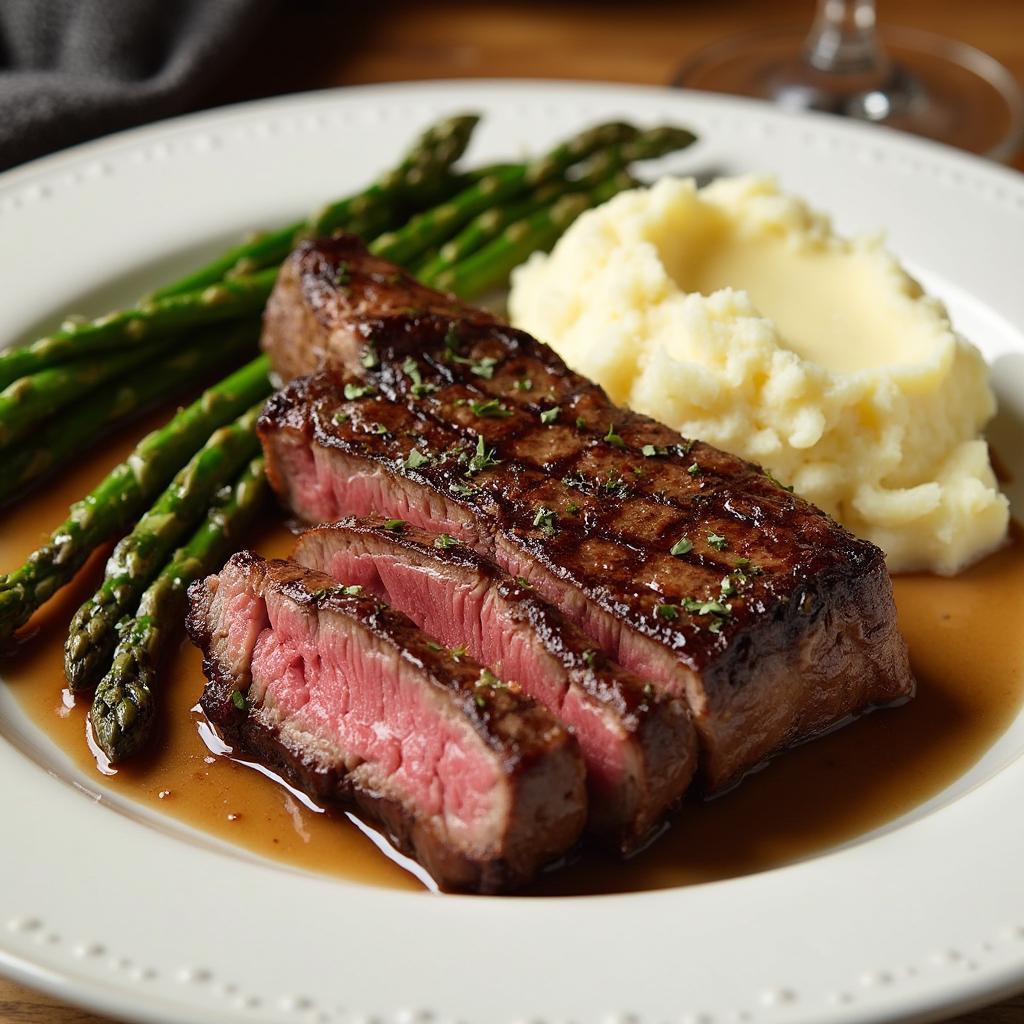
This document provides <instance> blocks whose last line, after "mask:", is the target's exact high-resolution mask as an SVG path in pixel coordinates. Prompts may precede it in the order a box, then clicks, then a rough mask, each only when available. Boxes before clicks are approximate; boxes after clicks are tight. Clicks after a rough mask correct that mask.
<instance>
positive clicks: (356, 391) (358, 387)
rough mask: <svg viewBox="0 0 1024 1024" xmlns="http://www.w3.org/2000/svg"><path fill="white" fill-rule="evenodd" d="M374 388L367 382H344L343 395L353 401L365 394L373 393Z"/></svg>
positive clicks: (363, 396)
mask: <svg viewBox="0 0 1024 1024" xmlns="http://www.w3.org/2000/svg"><path fill="white" fill-rule="evenodd" d="M376 393H377V391H376V389H375V388H374V387H372V386H371V385H369V384H346V385H345V397H346V398H347V399H348V400H349V401H350V402H354V401H355V400H356V399H358V398H365V397H366V396H367V395H375V394H376Z"/></svg>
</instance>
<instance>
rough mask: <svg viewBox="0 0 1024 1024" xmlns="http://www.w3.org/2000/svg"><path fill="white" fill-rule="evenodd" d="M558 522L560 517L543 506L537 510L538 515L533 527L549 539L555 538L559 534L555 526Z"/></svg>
mask: <svg viewBox="0 0 1024 1024" xmlns="http://www.w3.org/2000/svg"><path fill="white" fill-rule="evenodd" d="M557 521H558V517H557V516H556V515H555V513H554V512H552V511H551V509H549V508H544V506H543V505H542V506H541V507H540V508H539V509H537V514H536V515H535V516H534V517H533V525H534V526H536V527H538V528H539V529H540V531H541V533H545V534H547V535H548V536H549V537H553V536H554V535H555V534H556V533H557V532H558V527H557V526H556V525H555V524H556V523H557Z"/></svg>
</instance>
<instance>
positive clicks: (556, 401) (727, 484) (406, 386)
mask: <svg viewBox="0 0 1024 1024" xmlns="http://www.w3.org/2000/svg"><path fill="white" fill-rule="evenodd" d="M367 259H368V258H367V257H366V256H365V254H364V250H363V249H362V246H361V244H360V243H359V242H358V241H357V240H353V239H351V238H344V237H342V238H336V239H332V240H330V241H328V242H317V243H308V244H306V245H304V246H302V247H300V248H299V249H298V250H296V251H295V253H293V254H292V256H291V257H290V258H289V260H288V261H287V264H286V269H285V270H284V271H283V272H282V276H281V278H280V282H279V285H278V287H277V288H276V289H275V292H274V295H273V296H272V297H271V300H270V303H269V306H268V316H267V321H266V329H265V331H264V345H265V347H266V348H267V350H268V351H269V352H270V354H271V357H272V359H273V360H274V361H275V363H277V365H279V366H281V367H282V368H283V367H284V366H285V363H284V362H282V361H281V360H282V359H283V353H285V352H286V351H288V349H289V344H290V342H294V348H295V351H296V352H297V353H299V355H297V356H296V359H295V361H294V362H292V363H291V364H289V372H295V371H296V370H298V369H303V370H309V371H316V372H311V374H310V376H308V377H305V378H302V379H299V380H296V381H294V382H292V383H291V384H290V385H289V386H288V387H287V388H286V389H285V390H284V391H282V392H280V393H278V395H276V396H275V397H274V398H273V399H271V401H270V402H269V403H268V405H267V407H266V409H265V411H264V414H263V416H262V418H261V423H260V433H261V437H262V440H263V445H264V450H265V452H266V455H267V462H268V474H269V476H270V480H271V483H272V484H273V486H274V487H275V488H276V489H277V491H278V492H279V494H280V495H281V496H282V498H283V499H284V501H285V502H286V503H287V504H288V505H289V506H290V507H291V509H292V510H293V511H294V512H295V514H296V515H297V516H299V517H300V518H302V519H304V520H306V521H309V522H322V521H328V520H337V519H340V518H343V517H345V516H349V515H367V514H378V515H384V516H394V517H396V518H401V519H404V520H407V521H409V522H410V523H412V524H414V525H417V526H421V527H424V528H428V529H432V530H435V531H438V532H440V531H445V532H447V533H450V534H452V535H454V536H456V537H457V538H459V539H461V540H463V541H465V542H466V543H467V544H468V545H469V546H470V547H472V548H473V549H474V550H476V551H478V552H480V553H482V554H484V555H486V556H488V557H490V558H492V559H493V560H494V561H496V562H497V563H498V564H499V565H501V566H502V568H504V569H505V570H506V571H508V572H509V573H510V574H511V575H513V576H523V577H525V578H526V579H528V580H529V582H530V584H531V586H533V587H534V588H535V589H536V590H537V591H538V592H539V593H541V594H542V595H543V596H544V597H545V598H546V599H547V600H549V601H551V602H552V603H553V604H555V605H556V606H557V607H558V608H560V609H561V611H562V612H563V614H565V615H566V617H567V618H569V619H570V620H571V621H573V622H575V623H576V624H577V625H579V626H580V627H581V628H582V629H583V630H584V632H586V633H587V634H588V635H589V636H590V637H591V638H593V640H594V641H595V642H596V644H597V645H598V646H600V647H601V648H602V649H604V650H605V651H606V652H607V653H608V654H609V656H610V657H612V658H613V659H614V660H615V661H617V662H619V663H620V664H621V665H623V666H624V667H626V668H627V669H630V670H631V671H633V672H634V673H635V674H636V675H638V676H639V677H640V678H642V679H644V680H645V681H649V682H651V683H652V684H653V685H654V686H655V687H656V688H657V689H658V690H659V691H660V692H664V693H666V694H668V695H670V696H678V695H684V696H685V699H686V701H687V703H688V706H689V708H690V712H691V715H692V717H693V721H694V724H695V726H696V727H697V730H698V735H699V739H700V745H701V773H702V776H703V781H704V783H705V785H706V787H707V788H708V789H709V790H712V791H715V790H721V789H723V788H725V787H727V786H729V785H731V784H733V783H735V782H736V781H738V780H739V779H740V778H741V777H742V776H743V774H744V773H745V772H747V771H750V770H751V769H753V768H755V767H756V766H758V765H759V764H760V763H761V762H763V761H764V760H765V759H766V758H768V757H770V756H772V755H773V754H775V753H776V752H778V751H779V750H781V749H783V748H785V747H786V746H788V745H791V744H793V743H797V742H800V741H801V740H804V739H807V738H808V737H810V736H813V735H815V734H817V733H820V732H823V731H826V730H828V729H830V728H832V727H834V726H835V725H837V724H839V723H841V722H843V721H845V720H847V719H849V718H850V717H851V716H853V715H857V714H860V713H862V712H864V711H866V710H869V709H870V708H872V707H876V706H880V705H885V704H889V703H894V702H900V701H903V700H905V699H907V698H908V697H910V696H911V695H912V694H913V690H914V681H913V677H912V676H911V674H910V668H909V661H908V657H907V650H906V645H905V643H904V641H903V639H902V637H901V636H900V633H899V630H898V627H897V622H896V612H895V605H894V601H893V596H892V585H891V581H890V580H889V576H888V573H887V572H886V568H885V561H884V556H883V554H882V552H881V551H880V550H879V549H878V548H876V547H875V546H874V545H872V544H870V543H868V542H867V541H863V540H859V539H858V538H856V537H854V536H852V535H851V534H850V533H848V532H847V531H846V530H844V529H843V528H842V527H840V526H839V525H838V524H837V523H835V522H834V521H833V520H832V519H830V518H829V517H828V516H827V515H825V513H823V512H822V511H821V510H820V509H817V508H815V507H814V506H813V505H811V504H810V503H808V502H806V501H804V500H802V499H801V498H799V497H797V496H795V495H793V494H791V493H790V492H789V491H787V490H786V489H785V488H783V487H782V486H781V485H779V484H778V483H777V482H775V481H774V480H772V479H771V478H770V477H768V476H767V475H766V474H765V473H764V472H763V471H762V470H761V469H760V468H759V467H758V466H755V465H753V464H751V463H749V462H746V461H744V460H742V459H739V458H736V457H735V456H732V455H729V454H727V453H725V452H722V451H720V450H718V449H716V448H713V447H711V446H709V445H705V444H702V443H700V442H693V441H689V440H687V439H685V438H683V437H681V436H680V435H679V434H677V433H676V432H675V431H672V430H670V429H669V428H667V427H665V426H663V425H661V424H659V423H657V422H655V421H654V420H651V419H649V418H648V417H645V416H640V415H638V414H636V413H633V412H630V411H628V410H623V409H619V408H618V407H616V406H615V405H614V404H613V403H612V402H611V401H610V400H609V398H608V397H607V395H606V394H605V393H604V391H603V390H602V389H601V388H599V387H598V386H597V385H596V384H594V383H592V382H591V381H588V380H587V379H585V378H583V377H581V376H579V375H578V374H575V373H573V372H572V371H570V370H569V369H568V368H567V367H566V366H565V364H564V363H563V362H562V361H561V360H560V359H559V358H558V356H557V355H556V354H555V353H554V352H553V351H552V350H551V349H550V348H548V347H547V346H545V345H542V344H540V343H539V342H537V341H535V340H534V339H533V338H531V337H530V336H529V335H527V334H525V333H523V332H522V331H517V330H514V329H512V328H509V327H506V326H503V325H501V324H498V323H496V322H493V321H492V320H491V319H490V318H489V317H486V316H483V317H472V316H471V317H464V316H463V315H462V313H461V311H460V309H459V308H458V307H457V306H455V305H453V304H451V303H448V300H447V299H446V298H445V297H444V296H438V295H436V293H428V294H430V295H431V298H430V302H429V303H428V304H427V305H426V306H425V307H423V308H419V307H412V308H409V307H403V306H402V304H401V296H402V295H403V294H404V295H407V297H408V301H409V303H412V302H413V301H414V300H415V301H416V302H420V301H421V299H422V296H423V292H422V289H419V290H417V291H415V292H413V291H411V290H410V289H409V288H408V286H407V284H406V283H405V282H406V279H405V278H404V277H402V276H401V275H400V274H398V275H397V276H395V277H393V278H392V279H391V280H392V283H391V284H390V285H385V284H382V283H381V280H382V279H381V277H380V275H381V273H382V270H381V267H380V265H379V261H373V262H372V263H370V264H366V261H367ZM364 265H367V266H368V267H369V269H368V270H366V271H365V272H364V269H363V268H364ZM339 268H341V269H343V270H344V274H343V275H342V278H343V280H344V281H345V283H344V284H343V285H339V284H338V283H337V280H338V276H339ZM396 273H397V272H396ZM374 275H376V276H374ZM371 277H373V280H374V282H376V283H373V284H372V289H376V290H375V291H372V290H371V284H370V283H369V282H370V278H371ZM383 290H387V296H386V298H384V297H382V296H381V292H382V291H383ZM371 295H376V296H377V300H376V301H377V303H378V305H376V306H375V305H374V303H372V302H371V301H370V296H371ZM446 303H447V305H446ZM378 307H379V308H378ZM296 308H297V309H298V310H299V311H301V316H300V315H299V312H294V311H295V309H296ZM403 308H404V309H405V312H396V310H401V309H403ZM288 309H292V310H293V312H294V317H293V321H292V322H293V323H296V324H300V323H301V328H296V329H300V330H301V331H304V332H305V336H299V337H295V338H294V339H289V338H288V337H286V336H285V335H284V334H283V333H281V332H280V331H279V330H278V328H279V326H280V325H281V324H282V323H283V322H284V319H283V318H284V311H285V310H288ZM377 313H379V314H380V315H376V314H377ZM311 339H312V340H311ZM303 353H304V355H303ZM314 354H316V357H315V358H314ZM320 355H324V356H325V358H327V360H328V362H329V363H330V364H331V365H330V366H328V367H326V368H324V369H321V370H316V365H315V364H316V362H317V360H319V358H320ZM357 375H358V376H357Z"/></svg>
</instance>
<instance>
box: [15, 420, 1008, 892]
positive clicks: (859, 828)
mask: <svg viewBox="0 0 1024 1024" xmlns="http://www.w3.org/2000/svg"><path fill="white" fill-rule="evenodd" d="M155 422H157V421H155ZM139 433H140V431H135V430H133V431H131V436H126V437H124V438H121V439H118V440H115V441H113V442H111V443H110V444H109V445H106V446H105V447H104V448H103V449H102V450H101V451H100V452H98V453H97V454H96V455H95V456H94V457H93V458H91V459H88V460H83V461H82V462H81V463H80V464H79V465H78V466H77V467H75V468H74V469H72V470H71V471H69V472H67V473H66V474H65V475H64V476H63V477H62V478H61V479H60V480H58V481H55V482H53V483H52V484H50V485H49V486H48V487H46V488H44V490H43V492H42V493H41V494H40V495H39V496H37V497H33V498H30V499H29V500H26V501H24V502H22V503H19V505H18V506H16V507H15V508H14V509H11V510H8V511H6V512H0V569H8V568H13V567H14V566H16V565H18V564H20V562H21V561H22V560H23V559H24V557H25V555H27V554H28V553H29V552H30V551H31V550H32V549H33V548H34V547H36V546H37V545H38V544H39V542H40V541H42V540H43V539H44V538H45V537H46V536H47V535H48V533H49V531H50V530H51V529H52V528H53V527H54V526H55V525H57V523H59V522H60V521H61V520H62V519H63V518H64V515H65V513H66V509H67V506H68V504H69V503H70V502H71V501H73V500H74V499H75V498H76V497H78V496H80V495H81V494H84V493H86V491H88V490H89V488H90V487H92V486H93V485H94V484H95V482H96V481H97V480H98V479H99V478H100V476H101V475H102V474H103V473H104V472H105V471H106V470H107V469H108V468H109V467H110V466H112V465H114V464H115V463H116V462H117V461H119V460H120V459H121V458H123V457H124V455H126V454H127V452H128V451H129V450H130V448H131V447H132V445H133V444H134V442H135V440H136V438H137V437H138V436H139ZM251 543H252V546H253V547H255V548H256V549H257V550H259V551H260V552H261V553H263V554H265V555H268V556H280V555H285V554H286V553H287V552H288V550H289V548H290V544H291V537H290V535H289V534H288V533H287V531H286V530H285V528H284V526H283V524H282V522H281V521H280V520H279V519H278V518H277V517H276V516H274V517H271V518H270V519H269V520H268V521H267V522H266V523H264V524H262V526H261V527H260V528H259V529H258V530H257V531H256V533H255V535H254V536H253V538H252V542H251ZM105 554H106V553H105V552H103V553H102V556H103V557H105ZM103 557H101V556H97V557H96V558H94V559H93V560H92V561H91V562H90V563H89V565H88V566H87V567H86V568H85V569H84V570H83V572H82V574H81V575H80V577H79V578H78V579H77V580H76V581H75V583H74V584H72V585H71V586H69V587H67V588H65V590H64V591H63V592H62V593H61V594H60V595H59V596H58V597H57V598H55V599H54V600H53V601H51V602H50V604H49V606H47V607H46V608H44V609H43V610H42V611H41V612H40V614H38V615H37V616H36V617H35V619H34V620H33V621H32V623H31V624H30V632H31V635H30V636H29V638H28V639H27V640H26V642H25V643H23V644H22V645H21V647H20V649H19V650H18V652H17V653H16V655H15V656H14V657H13V658H8V659H5V661H4V663H3V665H2V666H0V668H2V673H3V676H4V678H5V679H6V680H7V682H8V685H9V686H10V688H11V690H12V692H13V693H14V694H15V696H16V697H17V698H18V699H19V701H20V702H21V704H22V706H23V707H24V709H25V710H26V712H27V713H28V714H29V715H30V716H31V718H32V719H33V720H34V721H35V722H37V723H38V724H39V725H40V727H41V728H43V729H44V730H45V731H46V732H47V733H48V734H49V735H50V736H51V737H52V738H53V740H54V742H55V743H57V744H58V745H59V746H60V747H61V748H62V749H63V750H64V751H65V752H66V753H67V754H68V756H70V757H71V758H72V759H73V760H74V761H75V762H76V763H77V764H78V765H79V766H80V767H81V768H82V769H83V770H85V771H87V772H89V773H91V774H92V775H93V776H94V777H95V780H96V788H97V790H98V791H102V790H103V789H104V788H106V787H109V789H110V790H111V791H113V792H116V793H118V794H120V795H121V796H123V797H126V798H128V799H131V800H135V801H138V802H140V803H143V804H149V805H150V806H156V807H158V808H159V810H160V811H162V812H165V813H166V814H167V815H170V816H172V817H175V818H179V819H180V820H181V821H183V822H185V823H187V824H189V825H191V826H193V827H196V828H199V829H202V830H204V831H206V832H208V833H211V834H212V835H214V836H216V837H218V838H220V839H222V840H225V841H227V842H230V843H233V844H237V845H239V846H241V847H244V848H246V849H247V850H250V851H252V852H254V853H257V854H260V855H263V856H266V857H269V858H272V859H274V860H278V861H282V862H285V863H287V864H288V865H290V866H292V867H295V868H299V869H303V870H307V871H313V872H320V873H325V874H329V875H338V876H343V877H345V878H348V879H353V880H358V881H360V882H363V883H366V884H370V885H378V886H387V887H389V888H395V889H410V890H416V889H422V887H423V886H422V883H421V882H420V881H417V879H416V878H414V877H413V876H412V875H411V874H409V873H408V872H407V871H405V870H404V869H403V868H402V867H400V866H399V865H398V864H397V863H395V862H393V861H392V860H390V859H389V858H388V857H386V856H383V855H382V854H381V852H380V851H379V850H378V849H377V847H376V846H375V845H374V843H373V841H372V840H371V838H369V837H368V836H367V835H365V834H364V833H363V832H361V831H360V830H359V829H358V828H357V827H356V826H355V825H354V824H352V823H351V822H350V821H349V820H347V819H346V818H345V816H344V815H342V814H339V813H322V812H320V813H318V812H317V811H315V810H312V809H310V808H309V807H306V806H304V805H303V803H302V802H301V800H300V799H298V798H297V797H296V796H295V795H293V794H292V793H289V792H288V791H287V789H285V788H284V787H282V786H281V785H277V784H275V783H274V782H273V781H271V780H268V779H267V778H265V777H264V776H263V775H261V774H259V773H258V772H256V771H254V770H253V769H252V768H249V767H246V766H244V765H242V764H239V763H236V762H234V761H232V760H231V759H230V758H228V757H225V756H215V755H214V754H213V753H212V752H211V750H210V749H209V748H208V747H207V746H206V745H205V744H204V742H203V740H202V739H201V738H200V734H199V726H200V725H201V724H202V723H201V719H200V718H199V716H198V715H197V714H196V713H194V712H193V711H192V710H190V709H192V708H193V707H194V706H195V705H196V702H197V700H198V698H199V694H200V692H201V691H202V688H203V682H204V679H203V674H202V670H201V663H200V657H199V654H198V652H197V651H196V650H195V649H194V648H193V647H192V646H191V645H190V644H188V643H187V642H183V643H182V644H181V646H180V648H179V649H178V652H177V654H176V655H175V657H174V659H173V662H172V664H171V665H169V666H168V669H167V671H166V672H165V675H164V679H165V680H166V692H165V694H164V705H163V706H164V714H163V715H162V719H163V721H164V724H163V725H162V727H161V730H160V732H159V734H158V736H157V737H156V742H155V743H154V745H153V750H152V751H151V752H150V753H149V754H147V755H146V756H145V757H143V758H142V759H141V760H140V761H139V762H138V763H136V764H132V765H129V766H125V767H122V768H120V769H119V770H118V771H117V773H116V774H114V775H109V776H104V775H103V774H101V773H100V772H99V771H98V769H97V765H96V762H95V760H94V757H93V755H92V753H91V752H90V750H89V748H88V746H87V744H86V717H85V710H86V707H87V702H86V705H85V706H82V703H81V702H80V703H79V706H74V707H69V706H68V703H69V702H70V701H69V699H68V698H65V697H63V696H62V687H63V685H64V675H63V667H62V645H63V641H64V636H65V630H66V628H67V622H68V620H69V618H70V616H71V615H72V613H73V612H74V609H75V608H76V607H77V606H78V604H79V603H80V602H81V601H82V600H84V599H85V598H86V597H87V596H88V595H89V594H90V593H92V591H93V589H94V588H95V585H96V581H97V579H98V577H99V575H100V573H101V572H102V561H103ZM895 583H896V600H897V604H898V607H899V614H900V624H901V626H902V629H903V632H904V635H905V636H906V638H907V641H908V643H909V645H910V651H911V659H912V662H913V668H914V672H915V674H916V676H917V680H918V694H917V697H916V699H915V700H913V701H911V702H910V703H908V704H906V705H905V706H903V707H900V708H896V709H890V710H885V711H880V712H878V713H876V714H872V715H869V716H867V717H865V718H862V719H861V720H859V721H857V722H855V723H853V724H852V725H850V726H848V727H846V728H844V729H841V730H839V731H837V732H835V733H833V734H831V735H829V736H826V737H823V738H821V739H819V740H816V741H814V742H813V743H808V744H806V745H804V746H801V747H798V748H797V749H795V750H791V751H789V752H787V753H786V754H785V755H784V756H781V757H779V758H778V759H777V760H776V761H774V762H773V763H772V764H771V765H770V766H768V768H766V769H765V770H764V771H762V772H759V773H758V774H756V775H753V776H751V777H750V778H748V779H747V780H746V781H745V782H744V783H743V784H742V785H741V786H739V787H738V788H737V789H735V790H733V791H732V792H730V793H728V794H726V795H725V796H723V797H721V798H719V799H717V800H713V801H710V802H706V803H701V802H699V801H697V800H692V801H688V802H687V803H686V804H685V805H684V806H683V808H682V809H681V811H680V812H679V814H678V815H677V816H676V817H675V819H674V821H673V823H672V826H671V828H670V829H669V830H668V831H667V833H666V834H665V835H663V836H662V837H661V838H660V839H659V840H658V841H657V842H655V843H653V844H652V845H651V846H650V847H649V848H648V849H647V850H646V851H644V852H643V853H641V854H639V855H637V856H636V857H634V858H632V859H631V860H630V861H628V862H627V863H621V862H618V861H616V860H614V859H613V858H610V857H606V856H602V855H601V854H600V853H597V852H593V851H586V852H584V853H583V854H582V855H581V856H580V857H579V859H577V860H575V861H574V862H573V863H570V864H569V865H567V866H565V867H563V868H562V869H561V870H559V871H555V872H551V873H549V874H548V875H546V876H545V877H544V878H543V879H542V880H541V881H540V882H539V883H538V884H537V885H535V886H534V887H533V889H532V890H531V892H533V893H535V894H537V895H576V894H580V895H582V894H593V893H607V892H627V891H637V890H643V889H658V888H666V887H670V886H679V885H688V884H692V883H696V882H706V881H712V880H716V879H723V878H730V877H734V876H737V875H744V874H749V873H752V872H756V871H763V870H766V869H768V868H772V867H777V866H780V865H783V864H786V863H790V862H793V861H796V860H799V859H802V858H805V857H809V856H812V855H814V854H816V853H820V852H822V851H825V850H827V849H829V848H831V847H835V846H837V845H839V844H842V843H844V842H847V841H849V840H851V839H854V838H855V837H857V836H858V835H861V834H863V833H865V832H868V831H870V830H871V829H874V828H877V827H879V826H881V825H883V824H885V823H886V822H888V821H891V820H893V819H894V818H896V817H898V816H899V815H901V814H904V813H906V812H907V811H909V810H911V809H912V808H914V807H915V806H916V805H918V804H920V803H922V802H923V801H925V800H927V799H928V798H929V797H931V796H933V795H934V794H936V793H937V792H939V791H940V790H942V789H943V788H944V787H946V786H947V785H949V784H950V783H952V782H953V781H954V780H955V779H956V778H957V777H958V776H960V775H961V774H963V773H964V772H965V771H966V770H967V769H968V768H970V767H971V765H972V764H974V763H975V762H976V761H977V760H978V758H979V757H980V756H981V755H982V754H983V753H984V752H985V750H986V749H988V747H989V746H990V745H991V744H992V743H993V742H994V741H995V740H996V739H997V738H998V737H999V735H1000V734H1001V733H1002V732H1003V730H1004V729H1005V728H1006V727H1007V726H1008V725H1009V724H1010V722H1011V721H1012V720H1013V718H1014V716H1015V715H1016V713H1017V710H1018V708H1019V706H1020V704H1021V700H1022V696H1024V647H1022V645H1021V644H1020V643H1019V642H1007V641H1016V640H1018V639H1019V636H1020V625H1021V623H1022V622H1024V534H1022V531H1021V530H1020V529H1019V528H1016V527H1015V529H1014V531H1013V535H1012V539H1011V543H1010V544H1009V545H1008V546H1007V547H1006V548H1004V549H1003V550H1001V551H999V552H997V553H996V554H994V555H992V556H990V557H989V558H987V559H985V560H984V561H982V562H981V563H980V564H978V565H976V566H975V567H973V568H972V569H970V570H968V571H967V572H965V573H963V574H961V575H960V576H958V577H956V578H955V579H940V578H938V577H933V576H928V575H909V576H901V577H898V578H897V579H896V581H895Z"/></svg>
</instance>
